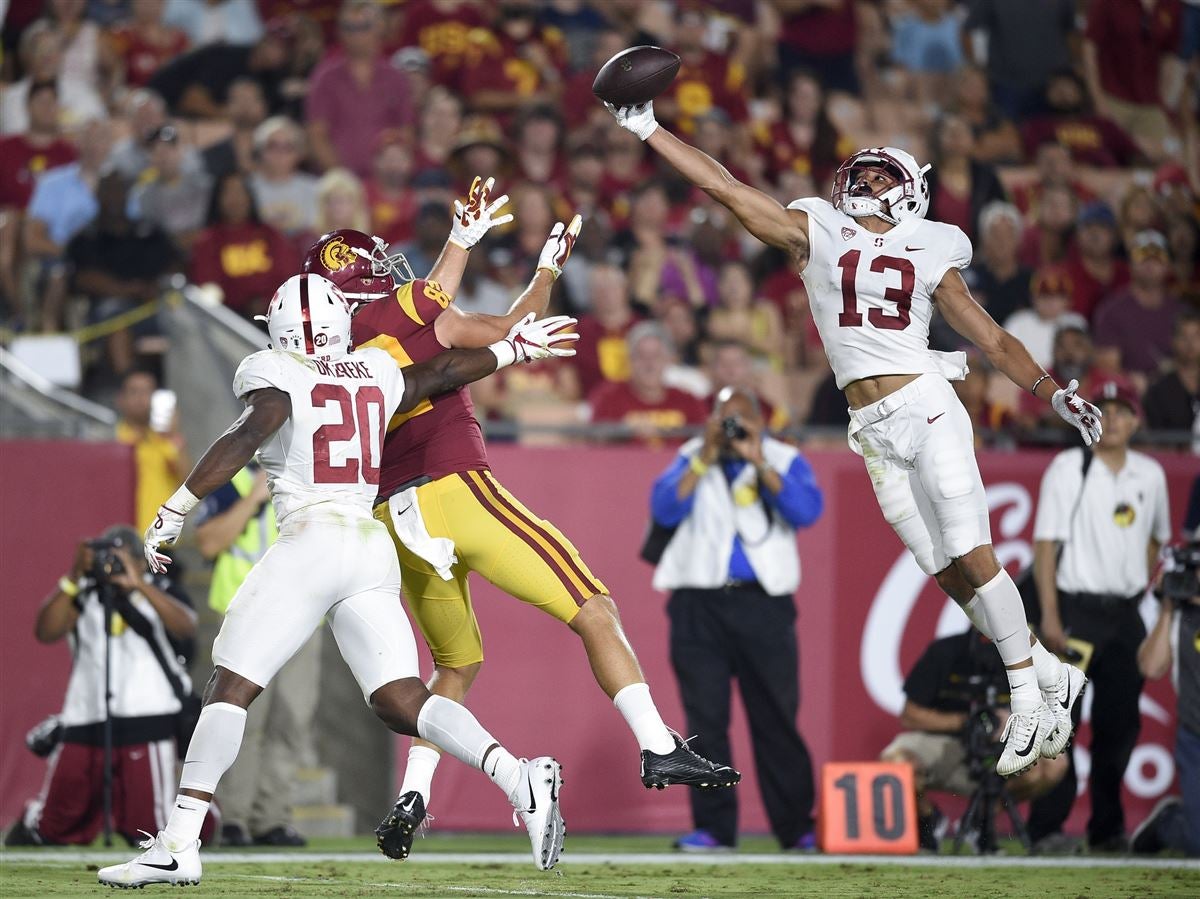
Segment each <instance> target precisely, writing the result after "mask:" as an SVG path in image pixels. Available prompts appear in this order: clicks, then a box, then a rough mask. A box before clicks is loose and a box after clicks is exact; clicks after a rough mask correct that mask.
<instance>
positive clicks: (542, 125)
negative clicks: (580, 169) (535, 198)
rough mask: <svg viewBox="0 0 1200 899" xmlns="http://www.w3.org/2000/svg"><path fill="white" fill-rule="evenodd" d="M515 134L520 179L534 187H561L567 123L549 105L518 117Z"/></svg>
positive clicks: (531, 108) (517, 174)
mask: <svg viewBox="0 0 1200 899" xmlns="http://www.w3.org/2000/svg"><path fill="white" fill-rule="evenodd" d="M513 134H514V140H513V143H514V148H513V156H514V158H515V162H516V166H515V168H516V171H515V172H514V174H515V175H516V177H518V178H523V179H524V180H526V181H529V182H532V183H534V184H542V185H559V184H561V183H562V180H563V175H564V165H563V159H562V156H561V153H560V151H561V149H562V140H563V124H562V119H560V118H559V117H558V113H556V112H555V111H554V110H553V109H552V108H551V107H549V106H531V107H529V108H528V109H525V110H523V111H522V112H521V113H520V114H519V115H518V116H517V120H516V122H515V123H514V126H513Z"/></svg>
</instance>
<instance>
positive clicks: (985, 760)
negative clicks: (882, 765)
mask: <svg viewBox="0 0 1200 899" xmlns="http://www.w3.org/2000/svg"><path fill="white" fill-rule="evenodd" d="M904 697H905V699H904V708H903V710H902V711H901V712H900V723H901V725H902V726H903V727H904V728H905V730H904V732H902V733H901V734H899V735H898V736H897V737H896V739H894V740H892V742H891V743H890V744H889V745H888V746H887V748H886V749H884V750H883V752H882V753H880V756H879V758H880V760H881V761H885V762H907V763H908V764H910V765H912V767H913V784H914V787H915V789H916V793H917V821H918V831H917V832H918V835H919V838H920V846H921V848H922V849H925V850H928V851H930V852H937V851H938V850H939V848H940V846H939V843H940V839H941V837H942V835H943V834H944V833H945V831H946V829H947V827H946V819H945V817H944V816H943V815H942V813H941V811H940V810H939V809H938V807H937V806H936V805H935V804H934V803H933V801H932V800H930V798H929V795H928V794H929V792H930V791H942V792H947V793H952V794H954V795H957V796H962V797H964V798H965V797H967V796H969V795H971V794H972V793H973V792H974V791H975V790H976V789H977V787H978V786H979V781H980V779H981V778H983V777H999V775H997V774H996V773H995V759H996V757H998V756H999V754H1000V751H1001V749H1002V748H1003V747H1002V744H1000V743H998V742H997V740H998V739H999V736H1000V733H1001V731H1002V730H1003V729H1004V722H1005V720H1006V719H1007V718H1008V708H1007V704H1008V676H1007V675H1006V674H1005V671H1004V663H1003V662H1002V661H1001V659H1000V656H998V655H997V654H996V653H995V652H994V651H991V650H989V648H988V646H987V641H986V639H985V638H984V637H983V636H982V635H981V634H980V633H979V632H978V631H976V630H975V629H974V628H968V629H967V630H966V631H965V632H963V633H961V634H953V635H951V636H949V637H941V638H939V639H937V640H934V641H933V642H932V643H930V644H929V646H928V647H927V648H926V649H925V652H924V653H922V655H921V657H920V658H919V659H917V662H916V664H915V665H913V667H912V670H911V671H910V672H909V673H908V677H907V679H906V680H905V681H904ZM1066 771H1067V759H1066V756H1065V755H1060V756H1058V758H1054V759H1042V760H1041V761H1040V762H1039V763H1038V764H1037V765H1035V766H1034V767H1032V768H1028V769H1026V770H1025V771H1024V772H1022V773H1021V774H1019V775H1018V776H1016V777H1013V778H1011V779H1009V780H1008V781H1005V782H1004V785H1005V786H1006V787H1007V789H1008V793H1009V795H1010V796H1011V797H1012V798H1013V799H1014V800H1016V801H1023V800H1026V799H1033V798H1034V797H1036V796H1040V795H1042V794H1043V793H1045V792H1046V791H1047V790H1049V789H1050V788H1051V787H1053V786H1054V785H1055V784H1057V783H1058V782H1059V781H1060V780H1062V778H1063V775H1064V774H1066ZM990 813H991V809H986V810H985V814H990Z"/></svg>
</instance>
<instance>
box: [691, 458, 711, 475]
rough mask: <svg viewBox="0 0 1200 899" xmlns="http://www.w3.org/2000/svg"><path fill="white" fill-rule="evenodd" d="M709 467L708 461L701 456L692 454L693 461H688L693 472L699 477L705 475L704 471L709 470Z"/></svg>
mask: <svg viewBox="0 0 1200 899" xmlns="http://www.w3.org/2000/svg"><path fill="white" fill-rule="evenodd" d="M708 467H709V466H708V463H707V462H705V461H704V460H703V459H701V458H700V457H699V456H692V458H691V461H689V462H688V468H690V469H691V470H692V473H693V474H695V475H696V476H697V477H703V476H704V473H705V472H706V471H708Z"/></svg>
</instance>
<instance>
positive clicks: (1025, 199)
mask: <svg viewBox="0 0 1200 899" xmlns="http://www.w3.org/2000/svg"><path fill="white" fill-rule="evenodd" d="M1034 165H1035V166H1036V168H1037V179H1036V180H1034V181H1032V182H1030V183H1027V184H1022V185H1018V186H1016V187H1014V188H1013V190H1012V195H1013V202H1014V203H1015V204H1016V205H1017V208H1018V209H1020V210H1021V214H1022V215H1024V216H1025V220H1026V221H1027V222H1034V221H1036V220H1037V216H1038V209H1039V208H1040V207H1041V205H1042V192H1043V191H1044V190H1045V188H1046V185H1047V184H1065V185H1067V186H1068V187H1070V188H1071V192H1072V193H1074V194H1075V199H1076V201H1077V202H1079V203H1089V202H1091V201H1092V200H1094V199H1095V196H1094V195H1093V194H1092V192H1091V191H1090V190H1088V189H1087V188H1086V187H1084V186H1083V185H1082V184H1080V183H1079V181H1078V179H1077V177H1076V174H1077V172H1076V166H1075V163H1074V162H1073V161H1072V159H1071V151H1070V150H1068V149H1067V148H1066V147H1064V146H1063V145H1062V144H1060V143H1057V142H1055V141H1046V142H1045V143H1043V144H1041V145H1040V146H1039V147H1038V148H1037V155H1036V156H1035V157H1034Z"/></svg>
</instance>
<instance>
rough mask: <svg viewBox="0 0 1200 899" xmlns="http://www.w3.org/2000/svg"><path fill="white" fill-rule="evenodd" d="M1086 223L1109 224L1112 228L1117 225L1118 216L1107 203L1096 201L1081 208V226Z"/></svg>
mask: <svg viewBox="0 0 1200 899" xmlns="http://www.w3.org/2000/svg"><path fill="white" fill-rule="evenodd" d="M1084 225H1107V226H1108V227H1110V228H1116V227H1117V217H1116V216H1115V215H1113V211H1112V209H1111V208H1109V205H1108V204H1107V203H1101V202H1100V201H1096V202H1093V203H1088V204H1087V205H1086V206H1084V207H1083V208H1082V209H1081V210H1079V227H1081V228H1082V227H1083V226H1084Z"/></svg>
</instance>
